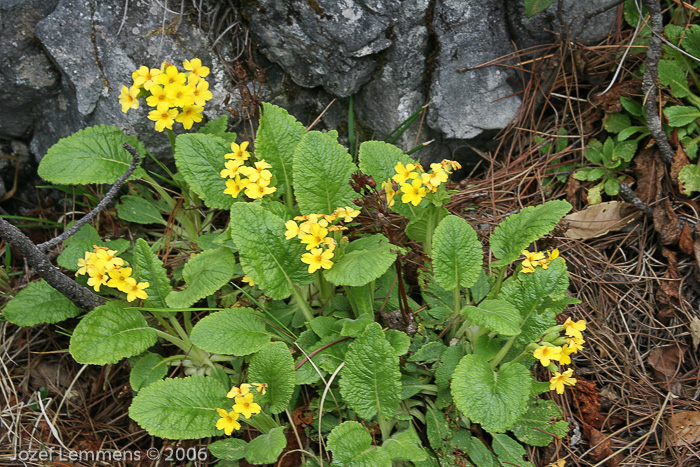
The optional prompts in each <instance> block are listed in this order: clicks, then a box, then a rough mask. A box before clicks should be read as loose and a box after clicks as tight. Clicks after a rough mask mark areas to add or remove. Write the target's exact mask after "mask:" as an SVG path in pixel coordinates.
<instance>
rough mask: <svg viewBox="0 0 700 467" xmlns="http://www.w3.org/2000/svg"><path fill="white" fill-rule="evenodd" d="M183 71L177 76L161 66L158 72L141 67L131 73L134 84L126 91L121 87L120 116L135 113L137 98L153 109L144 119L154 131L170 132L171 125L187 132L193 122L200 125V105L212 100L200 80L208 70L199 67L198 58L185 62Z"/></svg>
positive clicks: (173, 69) (174, 69)
mask: <svg viewBox="0 0 700 467" xmlns="http://www.w3.org/2000/svg"><path fill="white" fill-rule="evenodd" d="M183 67H184V68H185V71H184V72H181V71H178V69H177V67H176V66H175V65H172V64H170V63H168V62H163V64H162V65H161V67H160V68H148V67H147V66H142V67H141V68H139V69H138V70H136V71H134V72H133V73H132V75H131V76H132V78H133V81H134V84H133V85H132V86H131V87H129V88H128V87H126V86H122V91H121V95H120V96H119V103H120V104H121V105H122V112H124V113H126V112H127V111H129V109H138V107H139V98H145V99H146V104H148V106H149V107H153V108H154V110H151V112H150V113H149V114H148V118H149V120H153V121H154V122H155V127H156V131H163V130H164V129H166V128H167V129H169V130H172V129H173V123H175V122H179V123H181V124H182V126H183V128H184V129H185V130H189V129H190V128H192V125H193V124H194V123H195V122H201V121H202V111H203V110H204V105H205V104H206V102H207V101H208V100H209V99H211V98H212V97H213V95H212V93H211V91H209V83H208V82H207V80H206V79H204V78H205V77H206V76H207V75H209V68H207V67H205V66H202V61H201V60H200V59H198V58H193V59H192V60H185V61H184V62H183Z"/></svg>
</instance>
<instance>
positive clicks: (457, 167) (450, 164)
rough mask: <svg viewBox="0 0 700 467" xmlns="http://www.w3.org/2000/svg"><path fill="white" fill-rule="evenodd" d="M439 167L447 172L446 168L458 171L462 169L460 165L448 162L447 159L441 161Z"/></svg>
mask: <svg viewBox="0 0 700 467" xmlns="http://www.w3.org/2000/svg"><path fill="white" fill-rule="evenodd" d="M440 165H442V167H443V168H444V169H445V170H447V168H448V167H450V168H452V170H459V169H461V168H462V164H460V163H459V162H457V161H450V160H447V159H443V160H442V162H440Z"/></svg>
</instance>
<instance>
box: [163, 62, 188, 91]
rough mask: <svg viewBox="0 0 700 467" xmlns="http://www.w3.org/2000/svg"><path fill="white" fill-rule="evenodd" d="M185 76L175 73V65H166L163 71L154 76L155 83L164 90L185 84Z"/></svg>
mask: <svg viewBox="0 0 700 467" xmlns="http://www.w3.org/2000/svg"><path fill="white" fill-rule="evenodd" d="M186 80H187V76H185V74H184V73H180V72H179V71H177V67H176V66H175V65H168V66H166V67H165V71H163V72H162V73H160V74H159V75H158V76H156V81H157V82H158V84H160V85H162V86H165V87H166V88H167V87H168V86H170V85H172V84H185V81H186Z"/></svg>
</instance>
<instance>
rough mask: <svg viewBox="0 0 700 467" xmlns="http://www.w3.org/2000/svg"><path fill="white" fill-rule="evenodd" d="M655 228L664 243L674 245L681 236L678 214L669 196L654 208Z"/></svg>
mask: <svg viewBox="0 0 700 467" xmlns="http://www.w3.org/2000/svg"><path fill="white" fill-rule="evenodd" d="M654 229H655V230H656V231H657V232H658V233H659V236H660V237H661V238H660V240H661V244H662V245H673V244H675V243H676V242H678V238H679V237H680V236H681V226H680V222H678V216H677V215H676V213H675V212H674V210H673V205H672V204H671V202H670V201H669V200H668V198H666V199H665V200H664V201H663V202H661V203H658V204H657V205H656V207H655V208H654Z"/></svg>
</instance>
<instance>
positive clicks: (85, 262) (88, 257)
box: [75, 251, 97, 276]
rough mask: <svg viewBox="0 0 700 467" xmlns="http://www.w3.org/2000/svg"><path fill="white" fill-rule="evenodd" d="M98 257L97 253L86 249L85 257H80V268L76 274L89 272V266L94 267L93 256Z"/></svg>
mask: <svg viewBox="0 0 700 467" xmlns="http://www.w3.org/2000/svg"><path fill="white" fill-rule="evenodd" d="M93 257H94V258H97V255H96V254H95V253H93V252H91V251H86V252H85V256H84V257H83V258H78V268H79V269H78V270H77V271H76V272H75V275H76V276H82V275H83V274H87V272H88V268H89V267H92V258H93Z"/></svg>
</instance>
